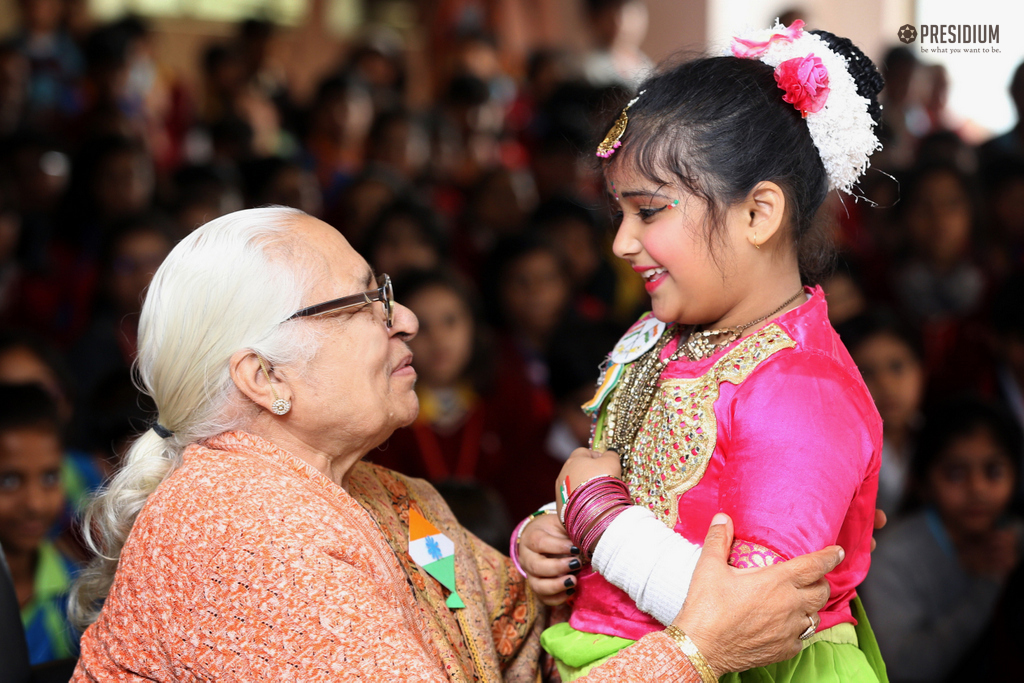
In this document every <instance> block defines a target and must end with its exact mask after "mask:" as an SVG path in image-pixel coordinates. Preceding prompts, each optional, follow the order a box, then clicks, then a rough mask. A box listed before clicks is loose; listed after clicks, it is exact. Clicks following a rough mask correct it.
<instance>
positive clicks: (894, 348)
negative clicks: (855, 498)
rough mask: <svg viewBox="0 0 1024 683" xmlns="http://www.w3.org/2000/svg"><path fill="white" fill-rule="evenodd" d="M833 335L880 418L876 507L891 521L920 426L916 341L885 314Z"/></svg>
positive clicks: (871, 314)
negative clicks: (857, 374)
mask: <svg viewBox="0 0 1024 683" xmlns="http://www.w3.org/2000/svg"><path fill="white" fill-rule="evenodd" d="M829 303H830V304H831V301H830V302H829ZM837 329H838V331H839V336H840V338H841V339H842V340H843V343H844V344H845V345H846V348H847V349H848V350H849V352H850V356H852V357H853V360H854V362H855V363H856V364H857V367H858V368H859V369H860V372H861V375H862V376H863V377H864V383H865V384H867V386H868V391H870V392H871V398H873V399H874V401H875V406H876V407H877V408H878V413H879V415H881V416H882V434H883V442H882V467H881V469H880V470H879V472H878V499H877V501H876V503H875V505H876V507H879V508H881V509H882V510H884V511H885V513H886V514H887V515H890V516H891V515H894V514H896V511H897V510H898V508H899V505H900V503H901V501H902V500H903V494H904V491H905V489H906V482H907V473H908V472H909V470H910V457H911V453H912V451H913V447H914V435H915V434H916V432H917V429H918V428H919V427H920V422H921V415H920V411H921V403H922V399H923V396H924V387H925V375H924V368H923V366H922V364H921V347H920V341H919V340H918V339H917V337H916V336H915V335H914V333H913V332H911V331H910V330H909V329H907V328H906V326H905V325H903V324H902V323H901V322H900V320H899V319H898V318H897V317H896V316H895V315H893V314H892V313H890V312H888V311H885V310H884V309H883V310H875V311H871V312H869V313H865V314H862V315H860V316H858V317H856V318H853V319H852V320H848V321H847V322H846V323H845V324H843V325H842V326H840V327H838V328H837Z"/></svg>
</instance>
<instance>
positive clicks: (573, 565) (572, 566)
mask: <svg viewBox="0 0 1024 683" xmlns="http://www.w3.org/2000/svg"><path fill="white" fill-rule="evenodd" d="M581 566H582V565H581V564H580V561H579V560H578V559H576V558H575V557H574V558H572V559H571V560H569V571H571V572H574V571H576V570H577V569H579V568H580V567H581Z"/></svg>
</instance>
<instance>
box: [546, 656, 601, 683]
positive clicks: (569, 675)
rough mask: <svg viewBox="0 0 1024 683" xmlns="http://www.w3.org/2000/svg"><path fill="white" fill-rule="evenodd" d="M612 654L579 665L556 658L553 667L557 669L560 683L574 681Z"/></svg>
mask: <svg viewBox="0 0 1024 683" xmlns="http://www.w3.org/2000/svg"><path fill="white" fill-rule="evenodd" d="M614 656H615V655H608V656H607V657H602V658H601V659H598V660H596V661H593V662H591V663H590V664H587V665H586V666H579V667H576V666H569V665H568V664H566V663H565V662H563V661H562V660H561V659H556V660H555V667H556V668H557V669H558V675H559V677H561V679H562V683H569V681H575V680H576V679H577V678H583V677H584V676H586V675H587V674H589V673H590V671H591V670H592V669H596V668H597V667H599V666H601V665H602V664H604V663H605V662H607V661H608V660H609V659H611V658H612V657H614Z"/></svg>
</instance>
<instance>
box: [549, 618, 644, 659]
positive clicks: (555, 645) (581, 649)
mask: <svg viewBox="0 0 1024 683" xmlns="http://www.w3.org/2000/svg"><path fill="white" fill-rule="evenodd" d="M633 642H634V641H632V640H628V639H626V638H616V637H615V636H605V635H601V634H600V633H585V632H583V631H577V630H576V629H574V628H573V627H572V626H570V625H569V624H568V622H566V623H561V624H555V625H554V626H552V627H550V628H547V629H545V630H544V633H542V634H541V635H540V644H541V646H542V647H543V648H544V649H545V650H546V651H547V652H548V654H550V655H552V656H553V657H556V658H557V659H558V660H560V661H561V662H563V663H565V664H568V665H569V666H570V667H581V666H586V665H588V664H590V665H593V663H594V662H595V661H596V660H598V659H603V658H606V657H610V656H612V655H614V654H615V653H617V652H618V651H619V650H621V649H623V648H626V647H629V646H630V645H632V644H633Z"/></svg>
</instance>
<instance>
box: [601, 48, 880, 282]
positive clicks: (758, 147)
mask: <svg viewBox="0 0 1024 683" xmlns="http://www.w3.org/2000/svg"><path fill="white" fill-rule="evenodd" d="M813 33H815V34H816V35H817V36H819V37H820V38H821V39H822V40H823V41H824V42H825V43H826V44H828V46H829V47H830V48H831V49H832V50H833V51H834V52H837V53H839V54H841V55H843V56H844V57H846V58H847V59H848V60H849V70H850V74H851V75H852V76H853V80H854V82H855V83H856V84H857V92H858V94H860V95H861V96H863V97H865V98H867V100H868V101H869V102H870V105H869V112H870V113H871V116H872V118H873V119H874V121H875V123H876V124H877V123H878V122H879V121H880V120H881V107H880V106H879V104H878V93H879V91H881V89H882V85H883V81H882V77H881V76H880V75H879V74H878V70H877V69H875V66H874V64H872V63H871V60H870V59H868V58H867V57H866V56H865V55H864V53H863V52H861V51H860V50H859V49H858V48H857V47H856V46H855V45H853V43H851V42H850V41H849V40H848V39H846V38H839V37H837V36H834V35H832V34H831V33H828V32H826V31H814V32H813ZM639 90H640V91H642V92H643V95H641V96H640V98H639V100H638V101H637V102H636V104H634V105H633V106H632V107H631V108H630V110H629V125H628V126H627V127H626V132H625V135H623V137H622V147H621V148H620V149H619V150H618V152H616V153H615V154H614V155H612V157H611V158H610V160H609V161H608V162H607V163H608V165H609V166H614V165H618V164H625V165H626V166H627V167H629V168H632V169H633V170H635V171H636V172H637V173H638V174H640V175H641V176H643V177H645V178H647V179H648V180H650V181H652V182H655V183H658V184H659V185H665V184H669V183H671V182H674V183H678V184H679V185H681V186H682V187H683V188H684V189H685V190H687V191H688V192H690V193H692V194H694V195H695V196H697V197H699V198H701V199H703V200H704V202H705V204H706V205H707V210H708V215H707V221H706V224H705V229H706V231H707V237H708V241H709V242H710V243H712V244H713V243H714V241H715V239H716V238H718V239H720V238H721V235H720V233H721V230H722V228H723V214H724V212H725V210H726V209H727V208H728V207H729V206H731V205H732V204H734V203H736V202H738V201H741V200H743V199H744V198H746V196H747V195H748V194H749V193H750V191H751V190H752V189H753V188H754V186H755V185H756V184H757V183H759V182H762V181H772V182H774V183H776V184H778V185H779V187H781V188H782V191H783V192H784V193H785V197H786V204H787V212H788V214H789V221H790V225H791V229H792V239H793V241H794V243H795V244H796V247H797V251H798V254H799V260H800V271H801V275H802V277H803V278H804V280H805V282H813V281H815V280H817V279H818V278H819V277H820V276H821V274H822V273H823V272H824V271H825V270H826V269H827V268H828V265H829V263H830V261H831V255H832V247H831V237H830V234H829V230H828V228H827V226H826V225H822V224H821V223H820V222H818V221H816V220H815V217H816V214H817V213H818V208H819V207H820V206H821V204H822V202H823V201H824V200H825V196H826V195H827V193H828V177H827V175H826V173H825V167H824V165H823V164H822V161H821V157H820V155H819V154H818V150H817V148H816V147H815V146H814V142H813V141H812V140H811V134H810V132H809V130H808V128H807V123H806V122H805V121H804V120H803V117H802V116H801V114H800V112H798V111H797V110H796V108H794V107H793V105H791V104H788V103H786V102H783V100H782V96H783V94H784V93H783V91H782V90H781V89H780V88H779V86H778V84H777V83H776V82H775V76H774V69H773V68H772V67H770V66H768V65H767V64H764V63H763V62H761V61H758V60H756V59H740V58H738V57H707V58H702V59H696V60H693V61H689V62H684V63H682V64H679V65H678V66H675V67H673V68H671V69H668V70H667V71H664V72H662V73H658V74H656V75H654V76H652V77H651V78H649V79H647V80H646V81H645V82H644V83H643V84H642V85H641V86H640V88H639ZM616 115H617V114H616ZM605 130H607V128H606V129H605Z"/></svg>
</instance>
